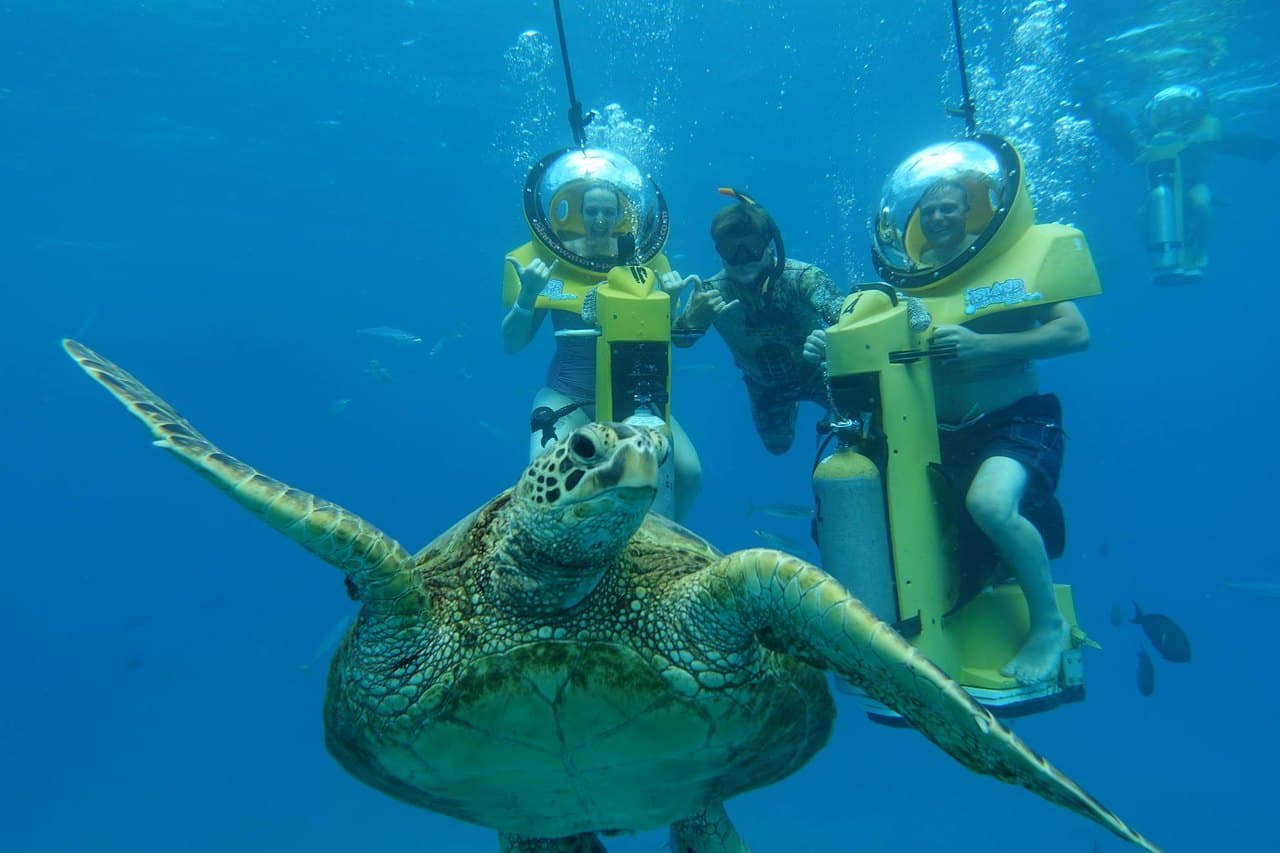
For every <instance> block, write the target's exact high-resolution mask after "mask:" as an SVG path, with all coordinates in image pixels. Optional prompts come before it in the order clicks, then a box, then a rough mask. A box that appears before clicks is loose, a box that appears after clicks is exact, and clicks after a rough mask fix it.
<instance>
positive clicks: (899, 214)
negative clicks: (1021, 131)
mask: <svg viewBox="0 0 1280 853" xmlns="http://www.w3.org/2000/svg"><path fill="white" fill-rule="evenodd" d="M877 209H878V211H879V213H878V214H877V215H876V219H875V221H874V222H873V223H872V224H871V230H872V257H873V260H874V262H875V265H876V269H877V270H878V271H879V273H880V275H881V276H882V277H883V278H884V280H885V281H887V282H890V283H891V284H893V285H895V286H897V287H900V288H902V289H904V290H918V289H921V288H926V287H929V286H930V285H933V284H936V283H938V282H940V281H942V280H943V279H946V278H949V277H950V276H951V275H952V274H953V273H955V272H956V271H957V270H959V269H960V268H961V267H963V266H965V265H966V264H968V263H969V262H970V261H972V260H974V259H975V258H977V257H979V256H985V257H990V256H993V255H996V254H999V253H1000V252H1002V251H1004V250H1005V249H1007V248H1008V247H1009V246H1010V245H1012V244H1013V243H1014V242H1016V240H1017V239H1018V237H1020V236H1021V235H1022V234H1023V233H1025V231H1026V230H1027V229H1028V228H1030V227H1031V225H1032V224H1033V222H1034V212H1033V211H1032V209H1031V202H1030V199H1029V197H1028V195H1027V192H1026V187H1025V186H1024V183H1023V172H1022V161H1021V159H1020V158H1019V156H1018V153H1017V151H1016V150H1015V149H1014V148H1013V146H1012V145H1010V144H1009V142H1008V141H1007V140H1005V139H1003V138H1001V137H999V136H994V135H991V134H978V135H976V136H974V137H971V138H966V139H961V140H956V141H951V142H944V143H940V144H937V145H931V146H929V147H928V148H924V149H922V150H920V151H917V152H916V153H915V154H912V155H911V156H910V157H908V158H907V159H906V160H904V161H903V162H902V163H901V164H900V165H899V166H898V168H897V169H895V170H894V171H893V173H892V174H890V176H889V178H888V180H887V181H885V186H884V190H883V192H882V194H881V200H880V204H879V206H878V208H877Z"/></svg>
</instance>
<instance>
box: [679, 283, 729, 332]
mask: <svg viewBox="0 0 1280 853" xmlns="http://www.w3.org/2000/svg"><path fill="white" fill-rule="evenodd" d="M737 304H738V300H736V299H734V300H731V301H729V302H725V301H724V297H723V296H721V295H720V291H719V290H717V289H716V288H715V287H706V286H704V285H701V284H700V285H699V286H698V288H697V289H696V290H694V291H693V295H692V296H690V297H689V306H688V307H687V308H685V312H684V322H685V324H686V325H688V326H691V327H692V328H695V329H706V328H708V327H710V326H711V324H712V323H714V322H715V320H716V318H717V317H719V316H720V314H721V313H723V312H725V311H728V310H729V309H730V308H733V307H734V306H735V305H737Z"/></svg>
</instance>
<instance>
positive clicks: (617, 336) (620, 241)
mask: <svg viewBox="0 0 1280 853" xmlns="http://www.w3.org/2000/svg"><path fill="white" fill-rule="evenodd" d="M602 187H603V188H608V189H610V190H612V191H613V192H614V193H615V194H616V196H617V199H618V202H619V211H620V216H619V219H618V223H617V225H616V226H615V228H614V233H613V239H614V241H615V242H616V245H617V253H616V254H614V255H611V256H608V257H585V256H583V255H581V254H579V253H578V252H577V251H575V249H574V248H573V247H574V246H578V245H580V244H579V243H578V241H579V240H580V239H581V238H582V237H583V236H584V235H585V226H584V223H583V217H582V204H583V196H584V194H585V193H586V192H587V191H588V190H590V189H594V188H602ZM524 214H525V220H526V221H527V222H528V224H529V231H530V234H531V235H532V237H533V239H532V240H531V241H530V242H528V243H525V244H524V245H523V246H520V247H519V248H517V249H515V250H513V251H512V252H510V253H509V255H510V256H511V257H513V258H515V259H516V260H517V261H519V262H520V264H521V265H522V266H527V265H528V264H529V263H530V262H531V261H532V260H533V259H534V258H541V259H542V260H543V261H544V262H546V263H548V264H550V263H551V262H552V261H553V260H557V259H558V261H559V263H557V264H556V267H555V270H554V272H553V275H552V278H551V280H550V281H548V283H547V286H546V288H545V289H544V290H543V291H542V293H541V294H539V296H538V300H537V303H536V304H535V307H536V308H542V309H547V310H552V311H567V312H570V313H572V314H575V315H577V316H578V317H580V318H581V320H582V322H581V323H577V324H574V325H578V326H580V328H567V329H560V330H558V331H557V332H556V334H557V335H582V336H588V337H593V338H595V342H596V343H595V347H596V380H595V413H594V419H595V420H597V421H621V422H623V423H631V424H636V425H640V426H647V427H652V428H655V429H661V430H663V431H665V432H666V434H667V436H668V437H670V435H671V430H670V427H669V426H668V424H669V422H670V417H671V310H672V306H671V298H670V296H668V295H667V294H666V293H665V292H664V291H663V290H662V289H661V288H659V287H657V282H658V277H659V276H660V275H662V274H663V273H665V272H668V271H669V270H670V269H671V265H670V263H668V261H667V259H666V257H665V256H664V255H663V254H662V248H663V247H664V246H665V245H666V242H667V235H668V233H669V231H670V220H669V216H668V213H667V206H666V201H665V199H664V198H663V196H662V191H661V190H660V189H659V188H658V186H657V184H655V183H654V182H653V181H652V180H648V179H645V178H644V177H642V176H641V174H640V171H639V170H638V169H637V168H636V167H635V165H633V164H632V163H631V162H630V161H629V160H628V159H627V158H625V157H623V156H622V155H620V154H618V153H616V152H613V151H606V150H603V149H591V148H587V149H577V148H572V149H564V150H561V151H556V152H553V153H552V154H549V155H547V156H546V157H544V158H543V159H542V160H541V161H539V162H538V163H537V164H536V165H535V166H534V167H533V169H532V170H531V171H530V173H529V177H528V179H527V180H526V181H525V187H524ZM503 275H504V277H503V282H502V304H503V305H504V307H508V308H509V307H510V306H511V305H512V304H514V302H515V299H516V296H517V295H518V294H519V292H520V281H519V278H518V276H517V275H516V272H515V269H514V268H513V267H512V266H511V264H504V274H503ZM534 414H535V417H534V421H535V423H534V424H533V428H534V429H535V430H537V429H547V428H549V427H550V426H553V425H554V423H555V421H556V420H558V419H559V418H560V417H562V416H563V415H564V414H565V412H554V411H551V410H549V409H548V410H547V411H546V412H542V413H539V412H535V413H534ZM539 415H541V420H542V421H545V422H546V423H542V422H539ZM660 477H661V484H660V487H659V491H658V497H657V498H656V499H655V501H654V505H653V511H654V512H657V513H660V514H662V515H665V516H667V517H668V518H671V517H673V515H674V510H675V497H674V495H675V467H674V462H673V461H672V454H668V456H667V461H666V463H665V464H664V465H663V466H662V469H661V470H660Z"/></svg>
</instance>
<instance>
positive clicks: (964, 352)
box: [929, 326, 987, 361]
mask: <svg viewBox="0 0 1280 853" xmlns="http://www.w3.org/2000/svg"><path fill="white" fill-rule="evenodd" d="M985 339H986V335H981V334H978V333H977V332H975V331H974V330H973V329H967V328H965V327H964V326H938V327H937V328H936V329H934V332H933V340H932V341H930V343H929V355H930V357H932V358H934V359H937V360H939V361H969V360H971V359H975V358H981V357H982V356H983V355H985V354H986V352H987V346H986V340H985Z"/></svg>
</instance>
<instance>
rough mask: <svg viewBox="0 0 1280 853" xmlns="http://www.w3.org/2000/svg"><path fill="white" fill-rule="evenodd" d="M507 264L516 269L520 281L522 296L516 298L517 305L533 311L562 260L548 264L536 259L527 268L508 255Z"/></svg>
mask: <svg viewBox="0 0 1280 853" xmlns="http://www.w3.org/2000/svg"><path fill="white" fill-rule="evenodd" d="M507 262H508V263H509V264H511V266H512V267H514V268H515V271H516V277H517V278H519V279H520V295H519V296H517V297H516V304H517V305H519V306H520V307H521V308H523V309H525V310H526V311H531V310H533V305H534V303H535V302H536V301H537V299H538V294H539V293H541V292H542V291H543V289H544V288H545V287H546V286H547V282H548V281H549V280H550V279H551V271H552V270H554V269H555V268H556V264H558V263H560V260H559V259H558V258H557V259H556V260H554V261H552V262H551V263H550V264H547V263H545V262H544V261H543V260H542V258H534V259H533V260H532V261H530V262H529V265H528V266H527V267H526V266H523V265H521V263H520V261H518V260H516V259H515V258H514V257H512V256H511V255H507Z"/></svg>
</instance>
